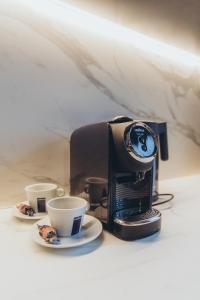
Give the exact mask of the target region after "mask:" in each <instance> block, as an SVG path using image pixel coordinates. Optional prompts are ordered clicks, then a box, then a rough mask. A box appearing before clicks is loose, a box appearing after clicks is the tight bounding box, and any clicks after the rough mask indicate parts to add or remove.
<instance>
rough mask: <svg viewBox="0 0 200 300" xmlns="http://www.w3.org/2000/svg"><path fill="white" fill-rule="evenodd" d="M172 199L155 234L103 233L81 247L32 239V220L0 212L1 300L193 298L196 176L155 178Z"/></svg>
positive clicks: (199, 249)
mask: <svg viewBox="0 0 200 300" xmlns="http://www.w3.org/2000/svg"><path fill="white" fill-rule="evenodd" d="M160 192H163V193H164V192H171V193H174V194H175V199H174V200H173V202H172V203H171V204H165V205H163V206H161V207H159V209H160V210H161V211H162V230H161V232H160V233H159V234H156V235H153V236H151V237H148V238H145V239H141V240H138V241H134V242H125V241H121V240H119V239H117V238H116V237H114V236H112V235H111V234H109V233H108V232H105V231H104V232H103V234H102V236H101V237H100V238H98V239H97V240H95V241H94V242H92V243H90V244H88V245H85V246H83V247H80V248H74V249H70V250H69V249H68V250H56V251H55V250H51V249H47V248H42V247H40V246H38V245H37V244H35V243H34V242H32V241H31V238H30V228H31V225H32V222H31V223H27V222H25V221H20V220H17V219H15V218H14V217H13V216H12V209H10V208H8V209H1V210H0V239H1V243H0V245H1V246H0V272H1V276H0V277H1V281H0V282H1V285H0V286H1V288H0V292H1V299H4V300H7V299H20V300H24V299H29V300H32V299H49V300H50V299H59V300H60V299H73V300H74V299H87V300H90V299H103V298H104V299H108V298H109V299H126V298H129V299H162V300H164V299H176V300H177V299H182V300H183V299H193V300H194V299H199V298H200V285H199V278H200V217H199V211H200V176H193V177H182V178H177V179H173V180H166V181H162V182H161V184H160Z"/></svg>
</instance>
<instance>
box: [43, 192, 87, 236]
mask: <svg viewBox="0 0 200 300" xmlns="http://www.w3.org/2000/svg"><path fill="white" fill-rule="evenodd" d="M87 210H88V202H87V201H86V200H84V199H82V198H79V197H73V196H65V197H60V198H54V199H51V200H49V201H48V202H47V211H48V215H49V220H50V224H51V226H53V227H55V228H56V230H57V234H58V236H60V237H69V236H73V235H75V234H78V233H79V232H80V229H81V225H82V222H83V218H84V214H85V212H86V211H87Z"/></svg>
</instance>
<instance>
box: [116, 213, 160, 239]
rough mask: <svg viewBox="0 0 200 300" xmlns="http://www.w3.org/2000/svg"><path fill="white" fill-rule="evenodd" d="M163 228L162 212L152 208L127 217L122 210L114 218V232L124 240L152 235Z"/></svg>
mask: <svg viewBox="0 0 200 300" xmlns="http://www.w3.org/2000/svg"><path fill="white" fill-rule="evenodd" d="M160 229H161V213H160V212H159V211H158V210H157V209H154V208H153V209H150V210H148V211H147V212H145V213H143V214H139V215H137V216H134V217H131V216H129V217H125V218H123V214H122V213H121V212H120V214H119V215H118V216H116V218H115V219H114V224H113V233H114V235H115V236H117V237H118V238H120V239H122V240H126V241H133V240H136V239H140V238H144V237H146V236H149V235H152V234H154V233H156V232H158V231H160Z"/></svg>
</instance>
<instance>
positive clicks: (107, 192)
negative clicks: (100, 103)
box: [70, 117, 168, 240]
mask: <svg viewBox="0 0 200 300" xmlns="http://www.w3.org/2000/svg"><path fill="white" fill-rule="evenodd" d="M159 137H160V139H159ZM159 140H160V141H161V142H164V143H165V144H166V143H167V135H166V123H157V122H150V121H134V120H132V119H131V118H128V117H116V118H115V119H113V120H111V121H108V122H102V123H97V124H92V125H88V126H84V127H81V128H79V129H77V130H75V131H74V132H73V133H72V135H71V140H70V194H71V195H76V196H80V197H83V198H85V199H86V200H87V201H89V203H90V211H89V213H90V214H91V215H94V216H95V217H97V218H98V219H99V220H101V221H102V223H103V225H104V227H105V228H106V229H107V230H109V231H110V232H112V233H113V234H114V235H116V236H117V237H119V238H121V239H123V240H135V239H138V238H142V237H145V236H148V235H151V234H153V233H155V232H157V231H159V230H160V228H161V213H160V212H159V211H158V210H156V209H154V208H152V201H153V198H154V197H156V195H157V190H156V189H157V174H158V153H159V147H160V146H159V144H160V143H159ZM165 148H166V147H161V154H162V155H161V156H162V159H166V158H167V156H168V153H167V151H165ZM154 200H155V199H154Z"/></svg>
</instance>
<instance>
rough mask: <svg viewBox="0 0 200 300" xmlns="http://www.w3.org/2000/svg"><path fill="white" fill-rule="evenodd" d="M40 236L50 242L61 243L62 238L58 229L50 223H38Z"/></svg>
mask: <svg viewBox="0 0 200 300" xmlns="http://www.w3.org/2000/svg"><path fill="white" fill-rule="evenodd" d="M38 230H39V234H40V236H41V237H42V238H43V239H44V240H45V241H46V242H47V243H50V244H60V240H59V239H58V237H57V232H56V229H55V228H54V227H52V226H48V225H42V226H40V225H38Z"/></svg>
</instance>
